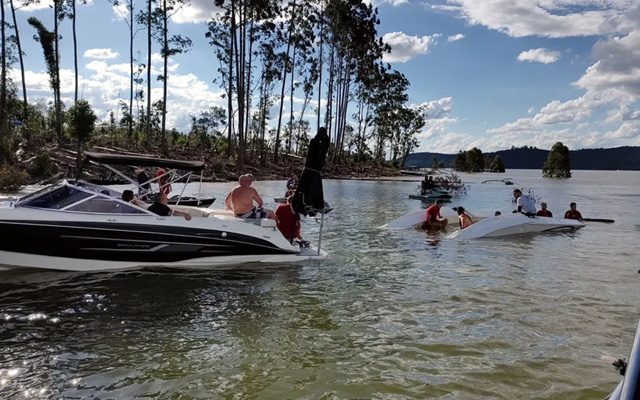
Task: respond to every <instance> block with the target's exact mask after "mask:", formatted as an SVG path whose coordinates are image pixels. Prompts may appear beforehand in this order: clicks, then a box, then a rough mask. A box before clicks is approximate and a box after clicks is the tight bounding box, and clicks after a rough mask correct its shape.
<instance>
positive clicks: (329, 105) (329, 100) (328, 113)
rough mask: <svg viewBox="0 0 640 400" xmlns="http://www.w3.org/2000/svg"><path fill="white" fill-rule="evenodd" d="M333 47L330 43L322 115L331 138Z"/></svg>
mask: <svg viewBox="0 0 640 400" xmlns="http://www.w3.org/2000/svg"><path fill="white" fill-rule="evenodd" d="M334 49H335V44H332V45H331V59H330V61H329V82H328V87H327V108H326V114H325V117H324V125H325V126H326V127H327V134H328V135H329V140H331V112H332V107H333V79H334V77H333V75H334V68H335V67H334V58H335V57H334Z"/></svg>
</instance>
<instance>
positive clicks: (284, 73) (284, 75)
mask: <svg viewBox="0 0 640 400" xmlns="http://www.w3.org/2000/svg"><path fill="white" fill-rule="evenodd" d="M295 9H296V0H294V1H293V3H292V6H291V18H290V20H289V21H290V24H291V25H289V38H288V39H287V54H286V58H285V60H284V65H285V66H284V68H283V71H282V87H281V89H280V112H278V127H277V128H276V144H275V146H276V148H275V150H274V153H273V161H274V162H278V151H279V150H280V128H281V127H282V109H283V108H284V90H285V87H286V86H287V67H288V65H289V51H290V50H291V40H292V38H293V28H294V26H295Z"/></svg>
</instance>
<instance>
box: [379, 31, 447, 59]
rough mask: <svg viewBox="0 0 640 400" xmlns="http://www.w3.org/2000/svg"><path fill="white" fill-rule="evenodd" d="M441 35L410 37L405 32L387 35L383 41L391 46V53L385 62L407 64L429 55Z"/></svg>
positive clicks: (386, 55) (387, 55)
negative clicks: (420, 56)
mask: <svg viewBox="0 0 640 400" xmlns="http://www.w3.org/2000/svg"><path fill="white" fill-rule="evenodd" d="M439 36H440V35H438V34H435V35H432V36H410V35H407V34H406V33H404V32H390V33H385V34H384V36H383V37H382V40H383V41H384V42H385V43H386V44H388V45H389V46H391V53H389V54H385V55H384V57H383V60H384V61H386V62H390V63H393V62H400V63H403V62H407V61H409V60H411V59H412V58H415V57H417V56H419V55H423V54H427V53H428V52H429V48H430V46H432V45H433V44H435V40H436V38H437V37H439Z"/></svg>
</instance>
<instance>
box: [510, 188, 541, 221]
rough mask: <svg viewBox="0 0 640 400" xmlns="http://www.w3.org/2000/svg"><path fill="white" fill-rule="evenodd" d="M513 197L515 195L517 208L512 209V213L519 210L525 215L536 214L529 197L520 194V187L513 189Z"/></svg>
mask: <svg viewBox="0 0 640 400" xmlns="http://www.w3.org/2000/svg"><path fill="white" fill-rule="evenodd" d="M513 197H515V199H516V205H517V206H518V209H517V210H514V211H513V212H514V213H516V212H519V213H523V214H526V215H536V206H535V204H534V202H533V199H532V198H531V197H529V196H527V195H526V194H522V190H520V189H515V190H514V191H513Z"/></svg>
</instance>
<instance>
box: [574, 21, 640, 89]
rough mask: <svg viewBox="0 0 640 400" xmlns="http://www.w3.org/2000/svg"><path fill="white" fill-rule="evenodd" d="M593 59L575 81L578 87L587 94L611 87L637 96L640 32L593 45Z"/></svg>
mask: <svg viewBox="0 0 640 400" xmlns="http://www.w3.org/2000/svg"><path fill="white" fill-rule="evenodd" d="M593 56H594V58H596V59H597V60H598V61H597V62H596V63H594V64H593V65H592V66H590V67H589V68H588V69H587V71H586V73H585V74H584V75H583V76H582V77H581V78H580V79H578V81H577V82H576V85H577V86H578V87H581V88H583V89H586V90H590V91H596V90H606V89H609V88H615V89H616V90H619V91H621V92H623V93H626V94H628V95H630V96H634V97H639V96H640V29H638V30H636V31H633V32H631V33H629V34H628V35H627V36H624V37H612V38H610V39H606V40H603V41H600V42H598V43H596V45H595V46H594V47H593Z"/></svg>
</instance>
